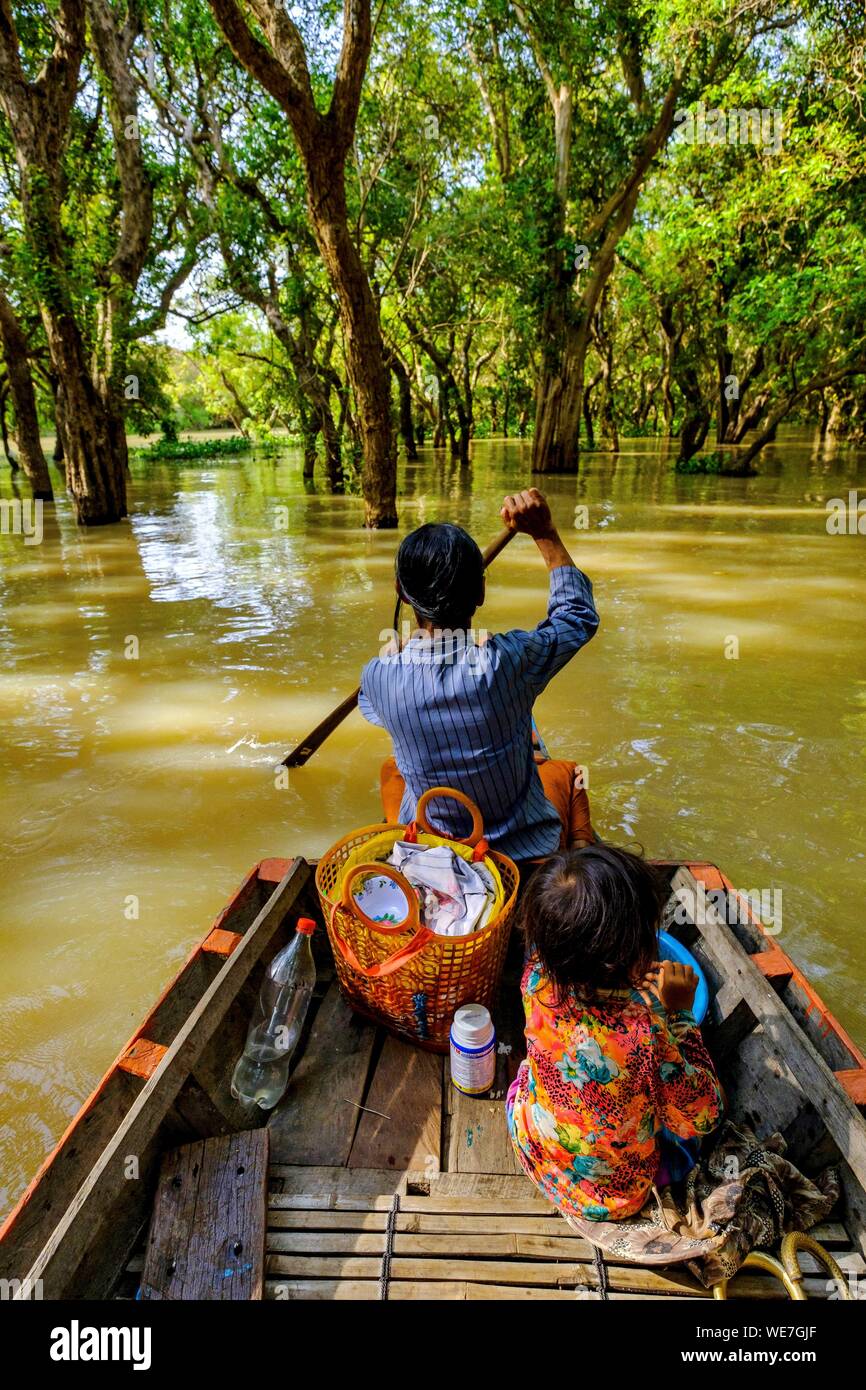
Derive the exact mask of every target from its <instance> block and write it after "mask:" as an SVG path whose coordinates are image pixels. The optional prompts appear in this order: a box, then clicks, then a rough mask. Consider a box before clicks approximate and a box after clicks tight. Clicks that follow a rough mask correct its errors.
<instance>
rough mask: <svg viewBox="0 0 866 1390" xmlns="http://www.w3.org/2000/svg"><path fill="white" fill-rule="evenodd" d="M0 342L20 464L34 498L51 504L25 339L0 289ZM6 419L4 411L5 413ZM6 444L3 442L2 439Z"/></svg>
mask: <svg viewBox="0 0 866 1390" xmlns="http://www.w3.org/2000/svg"><path fill="white" fill-rule="evenodd" d="M0 339H2V342H3V356H4V358H5V361H6V373H7V376H8V378H9V392H10V394H11V396H12V403H13V405H14V406H15V424H16V434H17V436H18V452H19V455H20V464H21V467H22V468H23V469H24V472H25V473H26V474H27V478H28V480H29V482H30V486H31V487H32V489H33V496H34V497H38V498H40V499H41V500H42V501H43V502H53V500H54V492H53V490H52V487H51V477H50V475H49V472H48V464H47V462H46V459H45V454H44V453H43V452H42V441H41V440H40V438H39V416H38V414H37V411H36V392H35V391H34V389H33V377H32V376H31V374H30V363H29V362H28V360H27V340H26V338H25V337H24V332H23V330H22V328H21V325H20V323H19V322H18V318H17V316H16V314H15V310H14V309H13V308H12V305H11V304H10V303H9V300H8V299H7V298H6V295H5V294H4V293H3V291H2V289H0ZM4 417H5V411H4ZM4 443H5V440H4Z"/></svg>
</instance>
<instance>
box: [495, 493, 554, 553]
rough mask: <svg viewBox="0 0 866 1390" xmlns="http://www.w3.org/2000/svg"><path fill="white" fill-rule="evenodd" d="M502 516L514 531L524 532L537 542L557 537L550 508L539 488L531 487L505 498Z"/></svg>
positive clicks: (501, 510) (501, 511)
mask: <svg viewBox="0 0 866 1390" xmlns="http://www.w3.org/2000/svg"><path fill="white" fill-rule="evenodd" d="M500 516H501V517H502V520H503V521H504V522H505V525H506V526H510V527H511V529H512V530H513V531H522V532H523V533H524V534H525V535H527V536H532V537H533V538H534V539H535V540H539V539H541V538H544V537H547V536H554V535H556V528H555V526H554V524H553V517H552V516H551V514H550V507H549V506H548V505H547V501H546V499H545V498H544V496H543V495H542V494H541V493H540V492H539V491H538V488H537V487H529V488H527V489H526V490H525V491H524V492H517V493H514V494H513V495H511V496H508V497H506V498H505V501H504V502H503V503H502V507H501V509H500Z"/></svg>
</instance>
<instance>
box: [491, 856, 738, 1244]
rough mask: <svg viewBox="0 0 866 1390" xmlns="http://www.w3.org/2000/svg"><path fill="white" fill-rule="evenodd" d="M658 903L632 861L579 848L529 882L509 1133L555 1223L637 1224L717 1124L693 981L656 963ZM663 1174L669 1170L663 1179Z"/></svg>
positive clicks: (654, 884) (685, 972) (655, 888)
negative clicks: (522, 1038)
mask: <svg viewBox="0 0 866 1390" xmlns="http://www.w3.org/2000/svg"><path fill="white" fill-rule="evenodd" d="M662 901H663V894H662V891H661V888H660V881H659V878H658V876H657V874H656V873H655V872H654V870H653V869H652V868H651V867H650V866H649V865H648V864H645V863H644V862H643V860H641V859H639V858H638V857H637V856H636V855H634V854H629V853H627V852H626V851H625V850H618V849H613V848H611V847H609V846H602V845H590V846H588V847H586V848H584V849H580V850H575V851H572V852H570V853H568V854H561V855H557V856H556V857H555V858H553V859H551V860H549V861H548V862H547V863H546V864H544V865H543V866H542V867H540V868H539V869H537V870H536V871H535V873H534V874H533V876H532V878H531V879H530V881H529V884H528V885H527V888H526V892H525V895H524V898H523V903H522V909H521V910H522V925H523V931H524V935H525V939H526V945H527V959H526V966H525V969H524V974H523V980H522V984H521V988H522V991H523V1007H524V1011H525V1014H526V1042H527V1056H526V1060H525V1061H524V1062H522V1063H521V1066H520V1070H519V1071H518V1074H517V1078H516V1080H515V1081H514V1082H513V1084H512V1086H511V1088H510V1089H509V1092H508V1100H507V1114H508V1128H509V1131H510V1134H511V1139H512V1142H513V1144H514V1147H515V1149H516V1151H517V1156H518V1158H519V1159H520V1162H521V1164H522V1166H523V1168H524V1169H525V1170H526V1172H527V1174H528V1175H529V1177H531V1178H532V1180H533V1182H535V1183H536V1184H537V1185H538V1187H540V1189H541V1191H542V1192H543V1193H544V1194H545V1196H547V1197H549V1198H550V1200H551V1201H552V1202H555V1203H556V1204H557V1206H558V1207H560V1209H561V1210H562V1212H563V1214H564V1215H566V1216H575V1217H582V1218H583V1219H584V1220H590V1221H611V1220H613V1221H616V1220H620V1219H622V1218H623V1217H627V1216H632V1215H634V1213H636V1212H638V1211H640V1209H641V1207H642V1206H643V1205H644V1203H645V1201H646V1199H647V1197H648V1195H649V1193H650V1190H651V1188H652V1186H653V1184H654V1183H655V1184H656V1185H658V1186H659V1187H661V1186H663V1185H665V1183H666V1182H668V1181H669V1180H670V1174H669V1173H668V1172H667V1171H665V1169H666V1168H667V1164H668V1160H669V1158H670V1159H671V1160H672V1159H673V1157H674V1156H675V1157H676V1158H677V1159H681V1157H682V1153H683V1150H684V1149H685V1148H687V1147H691V1149H692V1153H691V1156H690V1158H689V1159H688V1160H687V1163H686V1168H688V1167H689V1166H693V1164H694V1162H695V1160H696V1158H697V1147H698V1146H697V1144H694V1143H693V1144H691V1145H690V1146H688V1145H683V1144H679V1143H677V1140H686V1141H689V1140H692V1141H693V1140H695V1139H698V1138H700V1137H701V1136H703V1135H705V1134H709V1133H710V1132H711V1131H712V1130H713V1129H715V1128H716V1126H717V1125H718V1124H719V1122H720V1120H721V1117H722V1107H723V1102H722V1092H721V1088H720V1086H719V1082H718V1080H717V1078H716V1074H715V1071H714V1069H713V1064H712V1062H711V1061H710V1058H709V1055H708V1053H707V1050H706V1048H705V1046H704V1042H703V1039H702V1038H701V1034H700V1031H699V1029H698V1027H697V1024H696V1023H695V1019H694V1015H693V1014H692V1012H691V1008H692V1004H693V1002H694V997H695V989H696V987H697V982H698V977H697V975H696V974H695V972H694V971H693V970H692V969H691V967H690V966H687V965H681V964H679V963H676V962H672V961H664V962H663V963H662V964H661V966H659V965H658V964H657V963H654V957H655V956H656V955H657V953H658V937H657V932H658V925H659V917H660V912H661V905H662ZM672 1166H673V1162H671V1167H672Z"/></svg>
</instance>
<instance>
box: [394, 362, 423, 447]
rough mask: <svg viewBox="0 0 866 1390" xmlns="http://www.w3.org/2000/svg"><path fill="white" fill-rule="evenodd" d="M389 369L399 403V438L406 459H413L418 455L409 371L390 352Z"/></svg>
mask: <svg viewBox="0 0 866 1390" xmlns="http://www.w3.org/2000/svg"><path fill="white" fill-rule="evenodd" d="M391 371H392V372H393V373H394V380H395V381H396V383H397V396H398V400H399V405H400V410H399V420H400V438H401V439H402V440H403V448H404V449H405V450H406V457H407V459H409V460H410V461H414V460H415V459H417V457H418V448H417V445H416V443H415V424H414V421H413V419H412V388H411V385H410V382H409V373H408V372H407V371H406V368H405V367H404V366H403V363H402V362H401V361H400V359H399V357H398V356H397V355H396V353H392V354H391Z"/></svg>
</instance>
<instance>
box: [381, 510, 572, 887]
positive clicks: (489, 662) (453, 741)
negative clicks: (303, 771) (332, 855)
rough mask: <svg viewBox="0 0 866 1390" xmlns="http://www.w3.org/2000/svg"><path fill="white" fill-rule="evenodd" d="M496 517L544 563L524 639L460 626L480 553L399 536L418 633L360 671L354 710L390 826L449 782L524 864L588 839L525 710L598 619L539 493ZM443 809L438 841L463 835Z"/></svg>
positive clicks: (448, 539) (468, 610)
mask: <svg viewBox="0 0 866 1390" xmlns="http://www.w3.org/2000/svg"><path fill="white" fill-rule="evenodd" d="M501 515H502V518H503V520H504V522H505V524H506V526H508V527H510V528H512V529H513V530H515V531H522V532H523V533H524V534H525V535H528V536H531V537H532V539H533V540H534V541H535V544H536V546H537V547H538V550H539V553H540V555H541V558H542V560H543V561H544V563H545V565H546V566H547V569H548V571H549V573H550V596H549V599H548V606H547V616H546V618H544V619H543V620H542V621H541V622H540V623H539V624H538V626H537V627H536V628H534V629H533V630H532V631H531V632H522V631H519V630H515V631H512V632H505V633H499V634H497V635H495V636H492V637H490V638H489V639H488V640H487V641H486V642H482V643H478V642H476V641H475V640H474V638H473V634H472V632H471V631H470V627H471V623H472V619H473V616H474V614H475V612H476V610H477V609H478V608H479V607H480V606H481V604H482V603H483V602H484V571H483V565H482V558H481V551H480V550H479V549H478V546H477V545H476V544H475V541H474V540H473V539H472V537H471V536H469V535H468V534H467V533H466V532H465V531H464V530H462V528H461V527H459V526H453V525H450V524H448V523H442V524H429V525H426V526H421V527H419V528H418V530H417V531H413V532H412V533H411V534H410V535H408V536H407V537H406V538H405V540H404V541H403V542H402V544H401V546H400V549H399V551H398V554H397V575H396V579H397V594H398V598H399V599H400V601H402V602H403V603H407V604H409V605H410V607H411V608H412V610H413V612H414V614H415V622H416V624H417V631H416V632H415V633H414V635H413V636H412V637H411V638H410V640H409V641H408V642H407V643H406V644H405V646H404V647H403V648H402V649H401V650H394V651H393V652H390V653H387V654H383V655H380V656H378V657H375V658H374V659H373V660H372V661H370V662H368V663H367V665H366V666H365V667H364V671H363V673H362V676H361V695H360V700H359V707H360V710H361V712H362V714H363V715H364V716H365V718H367V719H368V720H369V721H370V723H371V724H377V725H380V726H381V727H383V728H385V729H387V730H388V733H389V734H390V735H391V738H392V740H393V744H394V757H392V758H388V759H387V760H386V762H385V763H384V765H383V767H382V776H381V787H382V804H383V806H384V810H385V816H386V818H387V820H388V821H389V822H391V823H394V824H397V823H406V822H409V821H411V820H412V819H413V818H414V815H415V807H416V804H417V801H418V798H419V797H420V796H421V794H422V793H423V792H425V791H427V790H428V789H429V788H430V787H443V786H444V787H452V788H455V789H456V790H458V791H461V792H464V793H465V794H466V795H467V796H468V797H470V798H471V799H472V801H474V802H475V803H476V805H477V806H478V807H479V809H480V811H481V814H482V816H483V818H484V826H485V835H486V838H487V841H488V843H489V844H490V846H491V848H493V849H498V850H501V851H502V852H503V853H505V854H508V855H510V856H511V858H512V859H518V860H526V859H534V858H538V857H539V856H543V855H547V854H551V853H553V852H554V851H556V850H559V849H565V848H568V847H570V846H574V845H580V844H586V843H587V842H589V841H591V840H593V839H594V835H593V831H592V827H591V824H590V817H589V800H588V798H587V795H586V791H585V790H584V788H583V785H582V778H581V773H580V769H579V768H578V767H577V766H576V764H574V763H569V762H561V761H558V760H553V759H545V758H543V757H541V756H540V755H539V754H538V753H537V752H536V751H535V750H534V748H533V739H532V729H533V725H532V707H533V704H534V703H535V700H536V699H537V697H538V696H539V695H540V694H541V692H542V691H543V690H544V689H545V687H546V686H547V684H548V683H549V681H551V680H552V678H553V677H554V676H555V675H556V673H557V672H558V671H560V670H562V668H563V666H565V665H566V663H567V662H569V661H570V660H571V658H572V657H573V656H575V655H576V654H577V652H579V651H580V649H581V647H583V646H584V645H585V644H586V643H587V642H588V641H589V640H590V638H591V637H592V636H593V635H594V634H595V632H596V629H597V628H598V623H599V618H598V613H597V612H596V608H595V604H594V602H593V597H592V584H591V583H590V581H589V579H588V578H587V577H586V575H585V574H583V573H582V572H581V570H579V569H578V568H577V566H576V565H575V563H574V561H573V560H572V558H571V556H570V555H569V553H568V551H567V550H566V548H565V546H564V545H563V543H562V540H561V538H560V536H559V533H558V531H557V530H556V527H555V526H554V524H553V519H552V517H551V514H550V508H549V506H548V505H547V502H546V501H545V499H544V498H543V497H542V495H541V493H540V492H539V491H538V490H537V489H536V488H529V489H528V490H527V491H525V492H520V493H518V494H517V495H516V496H513V497H506V498H505V501H504V503H503V505H502V509H501ZM442 806H443V809H442V811H441V812H437V817H436V819H437V824H438V825H439V826H441V828H442V830H443V831H444V833H445V834H448V835H452V836H459V835H462V834H465V830H464V829H463V828H462V827H461V825H460V817H461V811H460V809H459V808H455V807H453V806H452V805H451V803H449V802H444V801H443V803H442Z"/></svg>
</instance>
